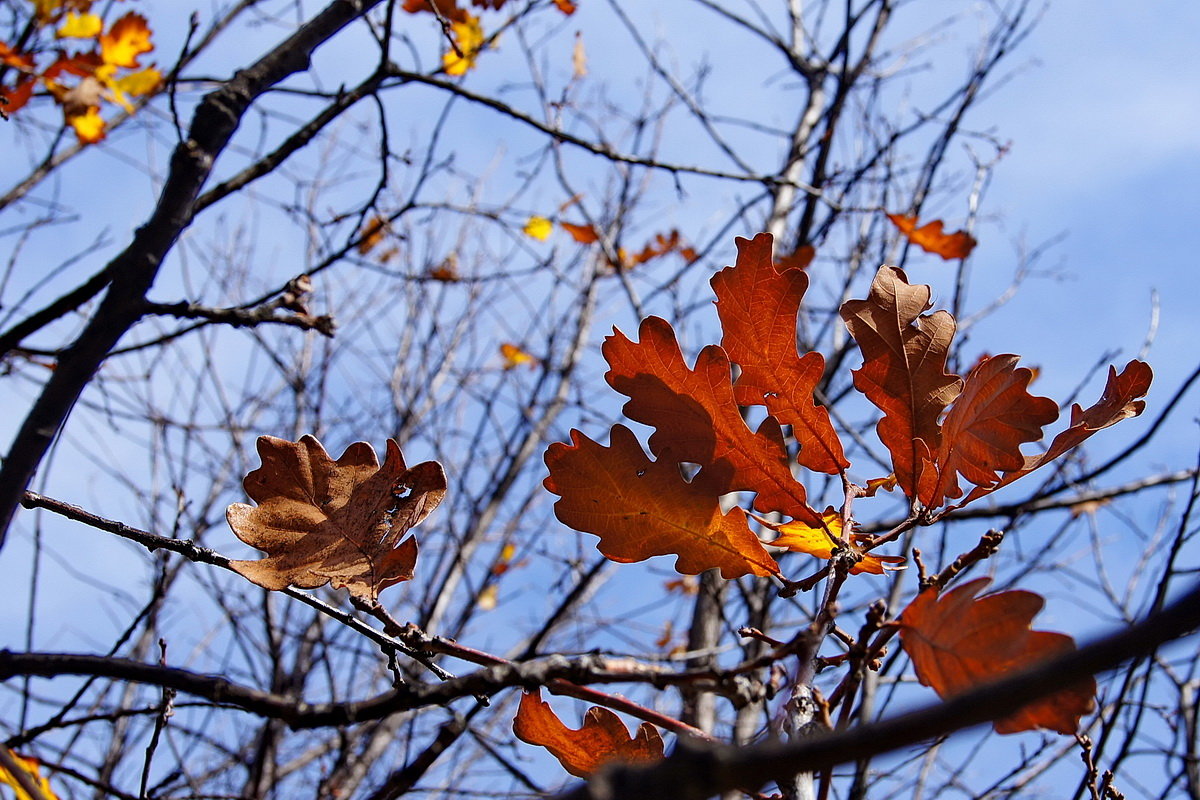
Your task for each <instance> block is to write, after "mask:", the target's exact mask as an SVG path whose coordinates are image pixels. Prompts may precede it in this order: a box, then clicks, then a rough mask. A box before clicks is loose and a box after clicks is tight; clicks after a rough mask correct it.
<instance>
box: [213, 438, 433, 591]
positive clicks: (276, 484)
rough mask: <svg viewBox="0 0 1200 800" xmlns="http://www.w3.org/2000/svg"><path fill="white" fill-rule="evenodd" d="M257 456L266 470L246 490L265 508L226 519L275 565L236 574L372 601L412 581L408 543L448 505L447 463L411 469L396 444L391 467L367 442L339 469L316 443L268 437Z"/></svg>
mask: <svg viewBox="0 0 1200 800" xmlns="http://www.w3.org/2000/svg"><path fill="white" fill-rule="evenodd" d="M258 453H259V456H260V457H261V459H262V466H260V467H259V468H258V469H255V470H253V471H251V472H250V474H248V475H247V476H246V479H245V480H244V481H243V484H242V485H243V486H244V487H245V489H246V494H247V495H248V496H249V497H250V499H251V500H253V501H255V502H256V503H258V505H257V506H250V505H246V504H244V503H234V504H233V505H231V506H229V508H228V510H227V511H226V518H227V519H228V520H229V527H231V528H233V532H234V533H235V534H237V537H238V538H239V539H241V540H242V541H243V542H245V543H246V544H248V545H251V546H253V547H257V548H258V549H259V550H263V551H265V552H266V553H267V554H268V556H267V558H264V559H262V560H259V561H233V562H231V563H230V566H231V567H232V568H233V569H235V570H237V571H238V572H239V573H240V574H241V575H242V576H244V577H245V578H246V579H247V580H250V581H252V582H254V583H256V584H258V585H259V586H262V587H263V588H266V589H283V588H285V587H287V586H289V585H291V586H298V587H300V588H303V589H313V588H316V587H318V586H323V585H324V584H325V583H330V584H331V585H332V586H333V587H334V588H335V589H340V588H342V587H345V588H347V589H349V590H350V593H351V594H352V595H354V596H355V597H358V598H360V599H363V600H368V601H373V600H375V599H377V598H378V596H379V592H380V591H382V590H383V589H386V588H387V587H389V586H391V585H393V584H396V583H400V582H401V581H406V580H409V579H410V578H412V574H413V567H414V566H415V564H416V560H417V542H416V539H414V538H413V537H412V536H409V537H408V538H407V539H404V538H403V537H404V535H405V534H406V533H407V532H408V530H409V529H410V528H412V527H413V526H415V525H416V524H417V523H419V522H421V520H423V519H425V517H427V516H429V514H430V512H432V511H433V510H434V509H435V508H437V506H438V504H439V503H440V502H441V501H442V498H443V497H445V495H446V474H445V473H444V472H443V471H442V466H441V465H440V464H438V463H437V462H435V461H426V462H424V463H422V464H417V465H416V466H414V467H412V468H408V467H406V466H405V464H404V457H403V456H402V455H401V454H400V446H399V445H397V444H396V442H395V441H393V440H391V439H389V440H388V443H387V455H386V457H385V458H384V462H383V465H382V466H380V464H379V461H378V459H377V458H376V456H375V451H374V450H373V449H372V448H371V446H370V445H369V444H367V443H366V442H355V443H354V444H352V445H350V446H349V447H347V448H346V451H345V452H344V453H342V456H341V458H339V459H338V460H337V461H334V460H333V459H332V458H331V457H330V456H329V454H328V453H326V452H325V448H323V447H322V446H321V443H320V442H318V441H317V440H316V439H315V438H313V437H312V436H304V437H302V438H301V439H300V441H298V442H290V441H288V440H286V439H277V438H275V437H274V436H261V437H259V439H258ZM402 539H403V541H401V540H402Z"/></svg>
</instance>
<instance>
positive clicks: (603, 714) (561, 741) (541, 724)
mask: <svg viewBox="0 0 1200 800" xmlns="http://www.w3.org/2000/svg"><path fill="white" fill-rule="evenodd" d="M513 733H515V734H516V735H517V738H518V739H520V740H521V741H523V742H527V743H529V744H533V745H538V746H541V747H544V748H546V749H547V750H549V751H550V754H551V755H552V756H554V757H555V758H557V759H558V761H559V763H560V764H562V765H563V769H565V770H566V771H567V772H569V773H571V774H572V775H574V776H575V777H577V778H586V777H588V776H589V775H591V774H592V773H593V772H595V771H596V770H597V769H598V768H599V767H600V766H602V765H604V764H607V763H609V762H610V761H623V762H626V763H640V762H649V761H658V760H660V759H661V758H662V757H663V740H662V736H661V735H660V734H659V732H658V729H657V728H655V727H654V726H653V725H651V724H650V723H649V722H643V723H642V724H641V725H639V726H638V730H637V735H636V736H633V737H630V735H629V730H628V729H627V728H626V727H625V723H623V722H621V718H620V717H618V716H617V715H616V714H614V713H613V712H611V711H609V710H608V709H607V708H603V707H601V706H592V707H591V708H589V709H588V710H587V713H586V714H584V716H583V726H582V727H580V728H579V730H572V729H570V728H568V727H567V726H566V725H564V724H563V723H562V720H560V719H559V718H558V717H557V716H556V715H555V713H554V711H553V710H551V708H550V704H549V703H547V702H546V701H545V700H543V699H542V695H541V691H540V690H538V691H534V692H525V693H524V694H522V695H521V705H520V707H518V709H517V716H516V718H515V719H514V720H513Z"/></svg>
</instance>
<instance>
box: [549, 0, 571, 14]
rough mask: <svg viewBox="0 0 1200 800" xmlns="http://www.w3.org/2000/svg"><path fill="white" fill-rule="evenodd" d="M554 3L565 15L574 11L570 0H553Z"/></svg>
mask: <svg viewBox="0 0 1200 800" xmlns="http://www.w3.org/2000/svg"><path fill="white" fill-rule="evenodd" d="M554 5H555V6H556V7H557V8H558V10H559V11H561V12H562V13H564V14H566V15H567V16H571V15H572V14H574V13H575V4H574V3H573V2H571V0H554Z"/></svg>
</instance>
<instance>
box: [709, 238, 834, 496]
mask: <svg viewBox="0 0 1200 800" xmlns="http://www.w3.org/2000/svg"><path fill="white" fill-rule="evenodd" d="M735 244H737V249H738V255H737V263H736V264H735V265H734V266H732V267H726V268H725V269H723V270H721V271H720V272H718V273H717V274H716V275H714V276H713V279H712V281H711V283H712V288H713V292H714V293H715V294H716V296H717V315H718V316H719V317H720V318H721V328H722V330H723V331H724V336H723V338H722V339H721V346H722V347H724V348H725V351H726V352H727V353H728V354H729V360H730V361H733V362H734V363H736V364H737V365H738V366H739V367H741V368H742V372H741V375H739V376H738V379H737V382H736V383H735V384H734V386H733V390H734V396H735V397H736V398H737V402H738V403H739V404H740V405H765V406H766V407H767V410H768V411H770V412H771V415H772V416H774V417H775V418H776V419H778V420H779V421H780V422H781V423H782V424H784V425H791V426H792V432H793V433H794V435H795V437H796V441H797V442H798V443H799V445H800V453H799V455H797V456H796V460H797V461H798V462H799V463H800V465H801V466H803V467H807V468H808V469H811V470H816V471H817V472H827V473H830V474H837V473H838V472H841V471H842V470H844V469H846V467H848V466H850V462H849V461H847V460H846V456H845V454H844V453H843V451H842V443H841V441H840V440H839V439H838V436H837V433H836V431H834V429H833V425H832V423H831V422H830V421H829V411H828V410H826V408H825V407H824V406H818V405H817V404H816V403H815V402H814V401H813V391H814V390H815V389H816V386H817V382H818V381H820V380H821V375H822V373H823V372H824V371H825V359H824V357H823V356H822V355H821V354H820V353H815V352H810V353H805V354H804V355H800V354H799V353H798V352H797V351H796V325H797V316H798V314H799V312H800V303H801V302H802V301H803V299H804V292H805V291H806V290H807V289H808V276H807V275H805V274H804V271H803V269H802V268H794V267H793V268H780V267H779V265H777V264H773V263H772V261H771V234H769V233H760V234H758V235H757V236H755V237H754V238H753V239H741V238H739V239H737V240H735Z"/></svg>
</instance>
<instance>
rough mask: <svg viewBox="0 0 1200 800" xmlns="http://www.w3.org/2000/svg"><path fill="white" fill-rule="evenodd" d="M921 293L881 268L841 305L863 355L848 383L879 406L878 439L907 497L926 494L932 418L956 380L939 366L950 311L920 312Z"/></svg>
mask: <svg viewBox="0 0 1200 800" xmlns="http://www.w3.org/2000/svg"><path fill="white" fill-rule="evenodd" d="M929 298H930V289H929V287H928V286H923V285H916V286H913V285H911V284H909V282H908V276H907V275H905V274H904V270H902V269H899V268H897V267H888V266H884V267H880V268H879V272H878V274H877V275H876V276H875V280H874V282H872V284H871V291H870V294H869V295H868V296H867V299H866V300H847V301H846V302H845V303H843V304H842V309H841V314H842V319H843V320H845V321H846V327H847V328H849V329H850V335H851V336H853V337H854V339H855V341H856V342H858V347H859V349H860V350H861V351H862V356H863V365H862V367H861V368H859V369H857V370H854V386H855V388H856V389H858V390H859V391H860V392H862V393H863V394H864V395H866V396H867V399H868V400H870V401H871V402H872V403H874V404H875V405H876V406H877V407H879V408H880V409H881V410H882V411H883V419H881V420H880V421H879V424H878V426H877V427H876V430H877V431H878V433H879V440H880V441H881V442H883V444H884V446H886V447H887V449H888V452H889V453H891V456H892V465H893V467H894V469H895V474H896V481H897V482H898V483H899V484H900V486H901V488H903V489H904V492H905V494H907V495H909V496H910V497H928V496H929V495H930V494H932V492H933V491H934V490H935V488H936V487H935V482H936V480H937V468H936V465H935V464H934V458H935V456H936V454H937V453H938V450H939V448H940V447H941V427H940V425H939V422H938V419H939V417H940V416H941V414H942V412H943V411H944V410H945V409H946V406H948V405H949V404H950V402H951V401H952V400H954V398H955V397H957V396H958V394H959V392H960V391H961V390H962V379H961V378H959V377H958V376H957V375H955V374H953V373H949V372H947V371H946V356H947V355H948V353H949V351H950V342H951V340H952V339H953V338H954V331H955V328H956V325H955V322H954V317H952V316H951V315H950V313H949V312H947V311H938V312H936V313H934V314H926V313H925V312H926V311H927V310H929V308H930V307H931V303H930V299H929Z"/></svg>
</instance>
